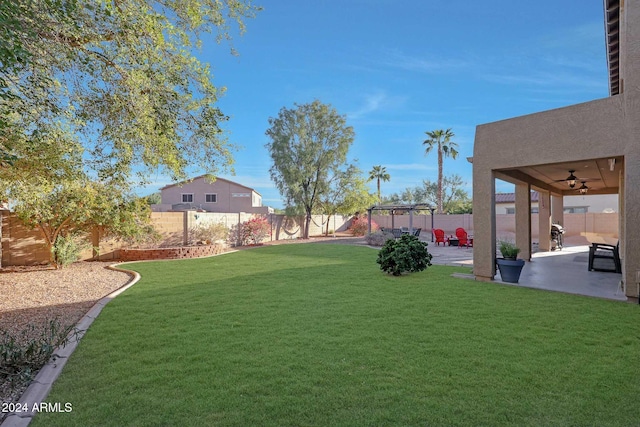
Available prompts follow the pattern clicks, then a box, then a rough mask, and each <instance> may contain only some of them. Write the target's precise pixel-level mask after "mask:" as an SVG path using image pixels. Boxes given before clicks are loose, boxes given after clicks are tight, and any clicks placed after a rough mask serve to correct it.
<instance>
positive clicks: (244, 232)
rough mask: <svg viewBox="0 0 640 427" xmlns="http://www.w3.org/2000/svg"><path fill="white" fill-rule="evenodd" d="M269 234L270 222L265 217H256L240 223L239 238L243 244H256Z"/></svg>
mask: <svg viewBox="0 0 640 427" xmlns="http://www.w3.org/2000/svg"><path fill="white" fill-rule="evenodd" d="M270 236H271V224H269V221H268V220H267V219H266V218H263V217H256V218H252V219H250V220H248V221H245V222H243V223H242V226H241V227H240V238H241V241H242V244H243V245H251V244H253V245H257V244H259V243H261V242H262V241H263V240H264V239H266V238H267V237H270Z"/></svg>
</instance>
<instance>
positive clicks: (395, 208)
mask: <svg viewBox="0 0 640 427" xmlns="http://www.w3.org/2000/svg"><path fill="white" fill-rule="evenodd" d="M422 210H428V211H429V212H431V230H433V213H434V212H435V210H436V208H434V207H433V206H431V205H428V204H426V203H415V204H412V205H377V206H371V207H370V208H369V209H367V214H368V219H369V233H371V213H372V212H373V211H389V212H391V228H394V217H395V214H396V212H407V211H408V212H409V230H410V231H411V232H412V233H413V212H414V211H422ZM431 241H432V242H433V233H431Z"/></svg>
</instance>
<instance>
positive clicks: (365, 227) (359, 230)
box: [349, 216, 379, 236]
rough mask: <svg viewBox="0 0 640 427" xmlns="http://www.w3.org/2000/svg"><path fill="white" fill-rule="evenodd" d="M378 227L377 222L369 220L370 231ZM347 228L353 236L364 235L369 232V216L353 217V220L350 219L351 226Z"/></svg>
mask: <svg viewBox="0 0 640 427" xmlns="http://www.w3.org/2000/svg"><path fill="white" fill-rule="evenodd" d="M378 228H379V227H378V224H376V222H375V221H373V220H371V231H372V232H373V231H376V230H377V229H378ZM349 230H350V231H351V233H352V234H353V235H354V236H364V235H365V234H367V233H368V232H369V218H368V217H366V216H360V217H358V218H354V219H353V221H351V227H349Z"/></svg>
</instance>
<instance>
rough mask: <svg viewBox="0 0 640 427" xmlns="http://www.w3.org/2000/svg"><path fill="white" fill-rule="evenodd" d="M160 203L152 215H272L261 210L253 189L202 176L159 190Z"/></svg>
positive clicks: (265, 208) (258, 196) (258, 195)
mask: <svg viewBox="0 0 640 427" xmlns="http://www.w3.org/2000/svg"><path fill="white" fill-rule="evenodd" d="M160 195H161V198H162V202H161V203H160V204H158V205H152V207H151V208H152V210H153V211H155V212H170V211H186V210H200V211H205V212H246V213H256V214H267V213H273V209H272V208H270V207H268V206H262V196H261V195H260V193H258V192H257V191H255V190H254V189H253V188H249V187H247V186H244V185H242V184H238V183H237V182H233V181H229V180H228V179H224V178H216V180H215V181H214V182H210V181H209V180H208V179H207V178H206V176H205V175H202V176H198V177H195V178H193V179H192V180H189V181H184V182H179V183H176V184H171V185H167V186H166V187H162V188H161V189H160Z"/></svg>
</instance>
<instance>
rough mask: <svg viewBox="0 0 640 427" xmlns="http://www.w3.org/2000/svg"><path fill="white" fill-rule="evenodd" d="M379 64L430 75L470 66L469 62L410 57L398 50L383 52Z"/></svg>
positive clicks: (452, 59)
mask: <svg viewBox="0 0 640 427" xmlns="http://www.w3.org/2000/svg"><path fill="white" fill-rule="evenodd" d="M378 62H380V63H382V64H383V65H385V66H388V67H393V68H401V69H403V70H408V71H420V72H428V73H434V72H442V71H445V70H452V69H456V68H466V67H467V66H468V61H466V60H459V59H454V58H441V57H439V58H428V57H425V56H410V55H407V54H405V53H404V52H401V51H400V50H398V49H386V50H383V51H382V52H381V55H380V59H379V60H378Z"/></svg>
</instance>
